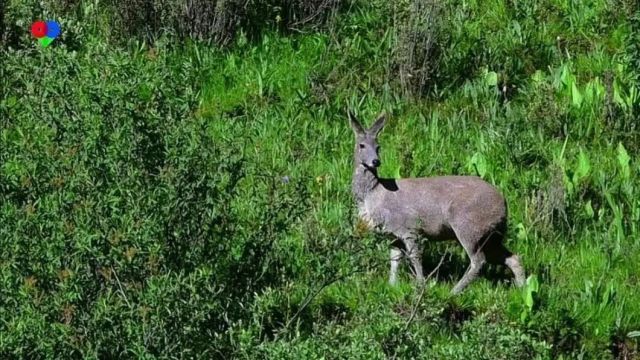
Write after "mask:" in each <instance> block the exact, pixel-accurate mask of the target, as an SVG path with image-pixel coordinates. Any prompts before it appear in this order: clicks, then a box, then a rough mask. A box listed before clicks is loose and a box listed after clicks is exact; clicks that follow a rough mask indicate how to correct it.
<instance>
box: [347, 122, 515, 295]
mask: <svg viewBox="0 0 640 360" xmlns="http://www.w3.org/2000/svg"><path fill="white" fill-rule="evenodd" d="M385 118H386V116H385V114H384V113H382V114H380V115H379V116H378V118H377V119H376V121H375V122H374V124H373V125H372V126H371V128H369V129H368V130H366V129H364V128H363V127H362V125H360V123H359V122H358V120H357V119H356V118H355V116H354V115H353V113H351V112H349V120H350V123H351V127H352V128H353V131H354V133H355V138H356V144H355V151H354V153H355V154H354V172H353V182H352V191H353V195H354V198H355V201H356V203H357V206H358V212H359V217H360V219H361V221H363V222H364V223H365V224H367V226H369V227H370V228H372V229H374V230H375V231H378V232H382V233H390V234H393V235H394V236H395V237H396V238H397V240H396V241H395V242H394V243H393V244H392V247H391V272H390V275H389V282H390V283H391V284H395V283H396V277H397V270H398V265H399V263H400V260H401V259H402V258H403V256H405V255H406V256H407V257H408V258H409V260H410V262H411V266H412V267H413V269H414V272H415V277H416V280H418V281H419V282H422V281H424V275H423V272H422V252H421V250H420V246H419V245H418V244H417V240H418V237H419V236H425V237H426V238H427V239H429V240H434V241H435V240H447V239H451V240H453V239H457V240H458V241H459V242H460V244H461V245H462V246H463V247H464V250H465V251H466V253H467V255H468V256H469V259H470V261H471V263H470V265H469V268H468V269H467V271H466V273H465V274H464V276H463V277H462V278H461V279H460V280H459V281H458V283H457V284H456V285H455V286H454V288H453V291H452V292H453V293H454V294H458V293H460V292H461V291H462V290H463V289H464V288H465V287H466V286H467V285H469V283H470V282H471V281H473V280H474V279H475V278H476V277H477V276H478V274H479V273H480V270H481V269H482V267H483V265H484V264H485V263H486V262H489V263H494V264H504V265H506V266H507V267H509V269H511V271H512V272H513V274H514V275H515V283H516V285H517V286H522V285H523V284H524V281H525V274H524V269H523V268H522V265H521V264H520V258H519V257H518V255H516V254H513V253H512V252H510V251H509V250H508V249H507V248H505V247H504V245H503V238H504V235H505V232H506V230H507V206H506V201H505V199H504V197H503V196H502V195H501V194H500V193H499V192H498V190H496V188H495V187H493V186H492V185H490V184H489V183H487V182H485V181H484V180H482V179H481V178H479V177H476V176H436V177H426V178H407V179H383V178H380V177H378V172H377V168H378V167H379V166H380V164H381V163H380V158H379V150H380V147H379V146H378V142H377V137H378V134H379V133H380V130H382V128H383V126H384V123H385Z"/></svg>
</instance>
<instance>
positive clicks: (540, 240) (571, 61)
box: [0, 0, 640, 359]
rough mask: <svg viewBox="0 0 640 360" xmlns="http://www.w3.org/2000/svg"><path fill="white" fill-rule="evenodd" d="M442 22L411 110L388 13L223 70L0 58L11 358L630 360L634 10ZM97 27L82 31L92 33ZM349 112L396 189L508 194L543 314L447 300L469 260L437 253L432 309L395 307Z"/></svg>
mask: <svg viewBox="0 0 640 360" xmlns="http://www.w3.org/2000/svg"><path fill="white" fill-rule="evenodd" d="M406 3H407V2H400V3H398V4H396V5H395V7H396V8H400V9H402V8H403V7H406V6H407V4H406ZM443 5H444V10H443V11H445V12H446V13H447V14H448V16H446V17H445V18H444V20H443V22H442V24H441V25H440V26H441V27H442V35H441V39H440V40H441V46H442V52H441V54H440V55H439V57H437V58H436V59H435V60H434V61H437V62H438V71H437V73H436V75H435V76H434V78H433V81H434V83H435V84H434V86H432V87H430V90H429V92H428V93H426V94H424V95H423V96H421V97H417V98H412V99H409V98H406V97H404V96H402V95H401V94H402V93H403V92H402V91H401V89H400V86H401V85H400V84H399V83H398V82H397V76H396V75H395V73H394V70H393V66H391V64H392V62H393V61H392V54H393V51H394V49H395V48H394V46H395V44H396V40H395V34H396V31H397V27H398V24H395V23H394V22H393V19H392V17H391V16H389V15H388V14H389V11H391V9H390V8H391V6H389V5H386V4H385V3H384V2H377V1H376V2H373V3H372V4H368V3H366V2H355V3H354V4H353V7H351V8H349V9H348V10H345V11H344V12H342V13H340V15H339V17H338V18H337V22H336V23H335V24H334V25H332V27H331V28H330V29H329V30H327V31H325V32H317V31H316V32H308V33H305V34H289V35H286V34H281V33H275V32H266V33H265V34H263V36H262V37H261V40H260V41H257V42H253V41H248V40H247V39H246V38H244V37H243V36H242V35H240V37H239V38H238V39H237V41H236V43H235V44H234V45H233V46H232V47H231V48H230V49H227V50H225V51H222V50H217V49H215V48H212V47H210V46H207V45H205V44H198V43H184V44H181V46H178V45H177V44H174V43H172V41H173V40H171V38H170V37H168V38H163V40H162V41H159V42H158V43H156V44H155V45H154V46H149V45H145V44H140V43H136V42H135V41H132V42H131V44H130V46H128V47H117V46H109V44H108V43H107V41H106V40H104V41H103V40H101V39H100V37H99V36H97V35H98V34H100V31H102V30H101V29H103V28H104V24H103V23H104V22H106V20H105V19H104V18H102V17H103V16H105V15H104V14H103V15H100V16H101V17H98V18H97V19H95V20H92V22H91V23H90V24H92V25H87V26H86V28H73V29H71V30H70V32H71V33H72V35H73V36H77V34H81V33H82V32H86V33H87V34H86V40H85V41H84V42H83V41H82V40H81V41H80V46H75V47H72V46H70V45H69V46H67V45H66V44H65V38H63V39H61V41H60V42H58V41H56V42H55V43H54V44H53V45H52V46H49V47H47V48H46V49H42V48H41V47H39V46H38V45H37V43H35V41H33V44H31V45H27V43H26V41H28V40H27V39H23V40H24V41H25V43H23V46H22V47H21V48H19V49H8V48H3V49H2V58H1V59H0V60H2V66H0V88H1V89H2V93H1V94H0V224H2V225H1V226H0V314H2V315H0V319H1V320H2V321H1V322H0V354H1V355H2V356H3V357H6V358H60V357H65V358H68V357H71V358H76V357H82V358H105V357H127V358H181V357H200V356H204V357H213V358H275V359H281V358H283V359H284V358H291V359H300V358H312V359H315V358H322V357H324V358H331V359H333V358H349V359H358V358H362V359H384V358H394V357H395V358H425V359H441V358H447V359H451V358H456V359H462V358H465V359H468V358H473V359H520V358H536V359H551V358H563V359H573V358H582V359H606V358H616V357H617V358H624V356H627V358H636V357H638V356H639V355H638V354H639V353H638V351H639V349H638V337H630V336H628V334H630V333H632V331H636V330H640V302H638V301H637V288H638V285H639V281H640V277H639V275H638V271H637V268H638V266H637V264H638V261H639V260H640V241H639V239H640V229H639V225H638V224H640V200H639V199H640V193H639V191H640V186H639V185H638V182H637V180H636V179H637V176H638V169H639V165H640V163H639V161H638V157H637V155H638V152H639V150H640V147H638V142H637V140H638V138H639V137H638V129H637V126H636V125H635V121H637V117H638V106H637V104H638V102H639V101H640V98H639V95H638V91H639V90H640V87H639V84H638V83H637V79H638V73H637V68H635V67H634V64H637V63H638V61H639V60H638V54H637V53H634V52H633V47H632V46H631V45H630V42H631V39H633V36H634V34H633V30H632V29H634V26H636V27H635V28H637V25H635V23H633V21H634V20H633V19H632V18H631V17H630V16H628V14H629V12H630V11H631V10H629V9H630V6H631V5H630V3H626V2H613V3H612V2H606V1H590V2H576V1H550V0H548V1H536V2H532V3H531V4H522V5H520V4H517V5H516V4H514V3H512V2H506V1H489V2H484V1H483V2H480V1H471V2H460V1H448V2H445V3H444V4H443ZM12 6H13V5H12ZM85 10H86V13H85V15H80V14H75V15H74V16H76V18H72V19H67V20H66V21H68V22H67V24H68V25H69V26H74V25H73V24H75V23H76V22H80V21H81V20H82V16H90V15H91V14H92V11H95V12H96V14H102V12H100V11H98V10H95V9H94V7H93V5H91V6H90V5H86V7H85ZM51 11H54V10H51ZM56 11H57V10H56ZM16 14H17V12H15V13H12V15H11V16H15V17H16V18H15V19H23V18H20V17H19V16H18V15H16ZM25 14H28V12H25ZM20 16H27V15H24V14H23V15H20ZM15 19H14V18H11V20H12V21H13V20H15ZM23 20H24V19H23ZM63 27H64V25H63ZM69 36H70V37H71V35H69ZM635 36H637V35H635ZM503 88H506V89H509V90H508V91H507V92H506V93H504V92H503V91H502V89H503ZM347 107H350V108H352V109H354V110H355V111H356V112H357V114H358V115H359V116H360V117H361V118H362V119H365V122H367V123H369V122H370V121H371V119H373V118H374V116H375V115H376V114H378V113H379V112H380V111H382V110H385V111H387V112H389V113H390V114H391V117H390V121H389V122H388V124H387V126H386V128H385V130H384V131H383V132H382V134H381V137H380V143H381V145H382V163H383V165H382V168H381V169H380V172H381V174H382V175H383V176H389V177H391V176H400V177H413V176H431V175H439V174H471V175H479V176H482V177H483V178H485V179H486V180H488V181H490V182H492V183H494V184H496V185H497V186H499V187H500V188H501V189H502V191H503V192H504V194H505V195H506V197H507V201H508V205H509V212H510V213H509V223H510V225H511V227H510V230H509V234H508V235H509V236H508V240H507V245H508V247H509V248H511V249H513V250H514V251H515V252H517V253H519V254H520V255H521V257H522V259H523V262H524V266H525V268H526V270H527V274H528V275H531V276H532V279H533V278H535V279H536V280H537V281H538V282H539V288H538V289H537V291H533V289H534V288H533V287H531V288H529V289H530V290H531V294H530V295H531V297H530V299H529V300H527V295H526V291H527V290H526V289H515V288H514V287H513V286H512V285H511V282H510V279H511V276H510V274H509V273H508V272H507V271H506V270H504V269H501V268H492V269H489V270H490V271H488V272H487V274H486V276H484V277H482V278H481V279H479V280H478V281H476V282H474V283H473V284H472V285H471V286H470V287H469V288H468V290H466V291H465V292H464V293H463V294H462V295H460V296H458V297H452V296H450V295H449V291H450V289H451V287H452V286H453V284H454V283H455V282H456V281H457V279H458V278H459V277H460V276H461V275H462V273H463V272H464V270H465V268H466V266H467V259H466V257H465V255H464V252H463V251H462V248H461V247H460V246H459V245H457V244H456V243H455V242H451V243H438V244H430V243H425V251H424V253H425V265H426V269H427V271H431V270H432V269H433V268H434V267H435V266H436V265H437V264H438V262H439V260H440V257H441V256H443V255H448V256H447V258H446V259H447V260H446V261H445V262H444V263H443V265H442V267H441V269H440V271H439V272H438V274H437V276H435V277H434V278H433V279H432V280H431V281H430V282H429V283H428V285H427V289H426V291H425V292H424V294H423V296H419V295H420V292H419V290H417V289H415V288H414V286H413V285H412V283H411V279H410V276H409V269H408V268H407V266H404V267H403V268H402V276H401V279H402V281H401V284H400V285H399V286H398V287H396V288H393V287H390V286H389V285H387V284H386V278H387V275H388V273H387V272H388V261H387V257H388V249H387V244H388V239H386V238H383V237H380V236H375V235H373V234H370V233H362V232H361V231H360V229H358V228H357V227H356V226H355V223H356V221H355V213H354V206H353V204H352V199H351V197H350V181H351V173H352V168H351V166H352V153H351V152H352V148H353V144H352V141H353V139H352V136H353V135H352V132H351V130H350V129H349V126H348V123H347V120H346V112H345V110H346V109H347ZM285 177H286V179H287V180H284V178H285ZM538 193H541V194H542V196H541V197H538V196H536V194H538ZM528 301H529V302H528ZM631 335H633V334H631Z"/></svg>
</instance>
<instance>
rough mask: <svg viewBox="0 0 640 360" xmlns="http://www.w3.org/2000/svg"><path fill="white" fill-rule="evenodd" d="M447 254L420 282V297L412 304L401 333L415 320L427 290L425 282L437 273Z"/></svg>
mask: <svg viewBox="0 0 640 360" xmlns="http://www.w3.org/2000/svg"><path fill="white" fill-rule="evenodd" d="M447 254H449V255H451V254H450V253H445V254H444V255H442V257H441V258H440V262H439V263H438V265H437V266H436V267H435V268H434V269H433V270H432V271H431V272H430V273H429V275H427V277H426V278H425V279H424V281H423V282H422V289H421V291H420V295H418V298H417V299H416V302H415V303H414V304H413V308H412V309H411V315H410V316H409V319H407V322H406V323H405V324H404V329H403V331H402V332H403V333H404V332H405V331H407V329H408V328H409V325H410V324H411V322H412V321H413V318H415V316H416V313H417V312H418V305H419V304H420V302H422V298H423V297H424V291H425V289H426V288H427V280H429V279H430V278H431V277H432V276H433V274H435V273H436V272H437V271H438V269H440V266H441V265H442V262H443V261H444V258H445V256H447Z"/></svg>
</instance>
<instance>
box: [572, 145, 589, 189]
mask: <svg viewBox="0 0 640 360" xmlns="http://www.w3.org/2000/svg"><path fill="white" fill-rule="evenodd" d="M590 171H591V163H590V162H589V158H588V157H587V154H585V153H584V151H582V149H580V153H579V154H578V165H577V167H576V170H575V173H574V175H573V183H574V185H575V184H577V182H578V181H579V180H581V179H582V178H584V177H586V176H587V175H589V172H590Z"/></svg>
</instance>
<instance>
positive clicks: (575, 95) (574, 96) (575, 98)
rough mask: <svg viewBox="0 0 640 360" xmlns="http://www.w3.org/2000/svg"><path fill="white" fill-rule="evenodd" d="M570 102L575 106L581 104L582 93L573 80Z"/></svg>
mask: <svg viewBox="0 0 640 360" xmlns="http://www.w3.org/2000/svg"><path fill="white" fill-rule="evenodd" d="M571 102H572V104H573V106H575V107H580V105H582V95H581V94H580V90H578V87H577V86H576V83H575V82H574V83H572V84H571Z"/></svg>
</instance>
